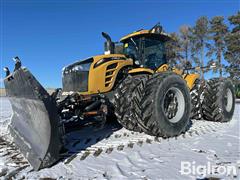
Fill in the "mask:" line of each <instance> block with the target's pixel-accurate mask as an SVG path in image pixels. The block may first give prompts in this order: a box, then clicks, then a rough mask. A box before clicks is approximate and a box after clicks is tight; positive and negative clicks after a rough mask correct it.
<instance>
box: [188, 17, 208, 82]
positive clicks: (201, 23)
mask: <svg viewBox="0 0 240 180" xmlns="http://www.w3.org/2000/svg"><path fill="white" fill-rule="evenodd" d="M208 24H209V23H208V19H207V17H205V16H202V17H200V18H199V19H198V20H197V21H196V24H195V26H194V27H193V28H192V31H191V32H192V38H191V41H192V44H193V46H192V50H191V51H192V58H193V59H194V61H195V63H196V64H198V65H200V66H202V67H203V66H204V56H205V53H204V51H205V47H206V45H207V43H208V42H207V41H208V38H209V31H208V29H209V27H208ZM201 77H202V79H204V71H203V69H201Z"/></svg>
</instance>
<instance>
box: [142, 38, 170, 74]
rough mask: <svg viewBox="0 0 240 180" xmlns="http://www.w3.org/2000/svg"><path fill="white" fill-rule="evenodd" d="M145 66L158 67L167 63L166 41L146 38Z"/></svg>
mask: <svg viewBox="0 0 240 180" xmlns="http://www.w3.org/2000/svg"><path fill="white" fill-rule="evenodd" d="M144 47H145V48H144V66H145V67H148V68H150V69H156V68H158V67H159V66H161V65H162V64H165V63H166V55H165V48H164V42H162V41H159V40H154V39H145V40H144Z"/></svg>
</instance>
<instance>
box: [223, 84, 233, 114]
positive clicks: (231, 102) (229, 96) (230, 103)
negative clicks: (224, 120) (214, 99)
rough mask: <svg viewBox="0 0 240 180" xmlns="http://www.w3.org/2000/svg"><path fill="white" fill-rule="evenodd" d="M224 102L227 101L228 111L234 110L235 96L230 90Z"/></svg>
mask: <svg viewBox="0 0 240 180" xmlns="http://www.w3.org/2000/svg"><path fill="white" fill-rule="evenodd" d="M224 101H225V108H226V111H227V112H230V111H231V110H232V106H233V94H232V91H231V90H230V89H229V88H228V89H227V93H226V95H225V97H224Z"/></svg>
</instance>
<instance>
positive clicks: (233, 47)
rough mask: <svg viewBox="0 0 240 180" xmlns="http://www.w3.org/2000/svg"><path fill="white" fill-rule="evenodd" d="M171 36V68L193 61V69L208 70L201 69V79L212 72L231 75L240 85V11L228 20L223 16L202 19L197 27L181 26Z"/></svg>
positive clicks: (168, 48)
mask: <svg viewBox="0 0 240 180" xmlns="http://www.w3.org/2000/svg"><path fill="white" fill-rule="evenodd" d="M225 21H227V23H225ZM171 36H172V41H170V42H168V44H167V46H166V47H167V57H168V59H169V61H170V64H171V65H173V66H182V65H183V64H186V62H190V63H191V65H192V66H194V67H196V66H198V67H199V66H200V67H206V68H204V69H199V70H198V71H199V73H200V74H201V77H202V78H204V74H205V73H206V72H208V71H213V72H214V73H219V76H220V77H222V76H223V75H224V74H226V73H229V75H230V77H231V78H232V80H233V81H235V82H240V11H238V12H237V13H236V14H234V15H232V16H230V17H228V18H227V20H225V19H224V17H223V16H215V17H213V18H212V19H208V18H207V17H205V16H203V17H200V18H198V19H197V21H196V22H195V24H194V26H192V27H191V26H187V25H184V26H181V27H180V29H179V32H178V33H172V34H171ZM223 59H225V60H226V61H227V62H228V63H227V65H224V64H223ZM225 64H226V63H225ZM210 66H211V67H212V68H208V67H210Z"/></svg>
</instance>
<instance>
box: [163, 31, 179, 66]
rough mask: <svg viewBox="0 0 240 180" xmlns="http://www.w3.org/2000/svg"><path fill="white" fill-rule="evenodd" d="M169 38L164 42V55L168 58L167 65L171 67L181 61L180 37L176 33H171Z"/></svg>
mask: <svg viewBox="0 0 240 180" xmlns="http://www.w3.org/2000/svg"><path fill="white" fill-rule="evenodd" d="M170 36H171V40H170V41H168V42H166V45H165V48H166V57H167V59H168V62H169V65H170V66H171V67H174V66H176V65H177V64H179V63H181V60H182V55H181V46H180V39H179V35H178V34H177V33H171V34H170Z"/></svg>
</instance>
